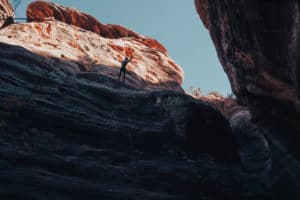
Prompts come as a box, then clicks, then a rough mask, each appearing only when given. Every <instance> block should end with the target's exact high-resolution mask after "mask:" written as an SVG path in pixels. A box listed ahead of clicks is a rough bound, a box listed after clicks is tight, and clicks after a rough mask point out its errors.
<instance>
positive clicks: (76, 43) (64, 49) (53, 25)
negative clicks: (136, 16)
mask: <svg viewBox="0 0 300 200" xmlns="http://www.w3.org/2000/svg"><path fill="white" fill-rule="evenodd" d="M2 33H3V34H2V35H1V36H0V41H2V42H5V43H7V44H12V45H19V46H22V47H24V48H26V49H28V50H30V51H31V52H34V53H37V54H39V55H44V56H45V57H48V58H49V57H53V58H57V59H58V58H59V59H61V60H63V61H64V63H65V64H66V65H68V66H69V67H74V65H76V68H78V70H79V71H82V72H91V71H93V72H98V73H101V74H104V75H107V76H110V77H112V78H117V77H118V74H119V70H120V66H121V64H120V63H121V61H122V60H123V59H124V58H125V56H133V60H132V62H130V63H129V64H128V65H127V70H128V74H127V77H126V84H128V85H130V86H132V87H135V88H139V89H146V90H150V89H151V90H153V89H169V90H175V91H182V89H181V83H182V80H183V71H182V69H181V68H180V66H178V65H177V64H175V62H174V61H173V60H172V59H171V58H170V57H169V55H168V53H166V52H164V51H160V50H158V49H156V48H150V47H149V46H148V45H147V44H143V43H141V42H139V41H137V40H136V39H135V38H130V37H124V38H119V39H109V38H104V37H101V36H99V35H97V34H95V33H93V32H89V31H85V30H83V29H80V28H78V27H75V26H70V25H67V24H65V23H62V22H59V21H47V22H32V23H25V24H14V25H11V26H9V27H7V28H5V29H3V30H2Z"/></svg>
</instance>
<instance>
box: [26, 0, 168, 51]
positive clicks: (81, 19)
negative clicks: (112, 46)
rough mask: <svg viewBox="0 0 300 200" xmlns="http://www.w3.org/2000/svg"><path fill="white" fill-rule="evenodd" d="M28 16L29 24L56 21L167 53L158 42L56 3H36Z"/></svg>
mask: <svg viewBox="0 0 300 200" xmlns="http://www.w3.org/2000/svg"><path fill="white" fill-rule="evenodd" d="M26 14H27V18H28V21H29V22H31V21H38V22H40V21H45V20H49V19H56V20H59V21H62V22H65V23H67V24H70V25H74V26H78V27H80V28H83V29H85V30H89V31H92V32H94V33H97V34H100V35H101V36H102V37H105V38H111V39H118V38H124V37H132V38H133V39H134V40H136V41H137V42H140V43H142V44H144V45H146V46H148V47H149V48H153V49H157V50H160V51H163V52H164V53H166V52H167V50H166V48H165V47H164V46H163V45H162V44H160V43H159V42H158V41H157V40H154V39H152V38H149V37H144V36H142V35H140V34H138V33H136V32H134V31H132V30H129V29H127V28H125V27H123V26H120V25H114V24H102V23H100V22H99V21H98V20H97V19H95V18H94V17H93V16H91V15H88V14H85V13H82V12H80V11H78V10H75V9H73V8H67V7H64V6H61V5H58V4H55V3H50V2H45V1H35V2H33V3H31V4H30V5H29V6H28V8H27V12H26Z"/></svg>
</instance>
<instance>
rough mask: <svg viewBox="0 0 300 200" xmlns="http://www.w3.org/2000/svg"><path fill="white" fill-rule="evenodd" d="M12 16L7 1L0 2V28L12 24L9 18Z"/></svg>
mask: <svg viewBox="0 0 300 200" xmlns="http://www.w3.org/2000/svg"><path fill="white" fill-rule="evenodd" d="M13 15H14V10H13V7H12V5H11V4H10V3H9V1H8V0H0V28H3V27H5V26H7V25H9V24H11V23H13V21H14V20H13V19H12V18H11V17H12V16H13Z"/></svg>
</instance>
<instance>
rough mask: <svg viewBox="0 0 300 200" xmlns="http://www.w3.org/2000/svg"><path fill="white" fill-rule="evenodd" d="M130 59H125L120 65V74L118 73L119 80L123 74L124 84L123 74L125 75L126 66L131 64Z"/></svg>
mask: <svg viewBox="0 0 300 200" xmlns="http://www.w3.org/2000/svg"><path fill="white" fill-rule="evenodd" d="M131 60H132V57H131V58H130V59H128V57H126V58H125V59H124V60H123V61H122V65H121V69H120V73H119V80H120V77H121V75H122V73H123V83H125V74H126V65H127V64H128V63H129V62H131Z"/></svg>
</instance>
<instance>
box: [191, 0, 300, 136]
mask: <svg viewBox="0 0 300 200" xmlns="http://www.w3.org/2000/svg"><path fill="white" fill-rule="evenodd" d="M195 4H196V5H197V10H198V12H199V15H200V16H201V19H202V20H203V22H204V24H205V25H206V27H207V28H208V29H209V31H210V34H211V37H212V39H213V42H214V44H215V46H216V50H217V52H218V56H219V59H220V61H221V63H222V65H223V67H224V70H225V72H226V73H227V75H228V77H229V80H230V82H231V86H232V90H233V92H234V94H236V96H237V97H238V99H239V101H240V102H241V103H242V104H244V105H248V106H250V109H251V111H252V114H253V116H254V117H255V118H259V119H263V120H264V121H268V119H272V120H271V121H272V123H273V122H274V121H273V119H278V122H279V123H281V122H282V121H283V122H284V124H286V126H287V127H290V128H291V129H294V130H296V131H298V132H300V126H299V123H298V122H299V119H300V116H299V94H300V93H299V83H300V78H299V73H298V71H299V63H298V54H299V39H298V38H299V36H300V35H299V33H300V32H299V16H300V11H299V2H298V1H296V0H291V1H275V0H271V1H259V0H254V1H233V0H225V1H221V0H217V1H213V0H195ZM281 124H282V123H281Z"/></svg>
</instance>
